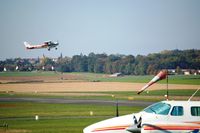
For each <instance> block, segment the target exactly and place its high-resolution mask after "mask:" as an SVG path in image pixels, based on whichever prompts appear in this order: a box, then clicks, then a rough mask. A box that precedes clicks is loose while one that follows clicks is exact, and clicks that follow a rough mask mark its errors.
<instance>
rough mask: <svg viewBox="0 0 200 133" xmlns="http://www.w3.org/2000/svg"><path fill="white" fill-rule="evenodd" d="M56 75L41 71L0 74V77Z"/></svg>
mask: <svg viewBox="0 0 200 133" xmlns="http://www.w3.org/2000/svg"><path fill="white" fill-rule="evenodd" d="M57 74H58V73H55V72H50V71H47V72H42V71H33V72H0V77H24V76H28V77H31V76H56V75H57Z"/></svg>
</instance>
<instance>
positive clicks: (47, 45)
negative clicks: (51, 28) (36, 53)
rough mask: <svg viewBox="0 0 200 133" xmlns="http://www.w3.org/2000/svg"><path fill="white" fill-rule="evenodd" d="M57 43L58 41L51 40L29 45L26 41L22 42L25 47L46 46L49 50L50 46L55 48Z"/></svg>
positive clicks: (39, 47) (36, 47)
mask: <svg viewBox="0 0 200 133" xmlns="http://www.w3.org/2000/svg"><path fill="white" fill-rule="evenodd" d="M58 45H59V43H58V42H52V41H46V42H44V43H42V44H38V45H31V44H29V43H27V42H24V46H25V47H26V49H41V48H47V49H48V50H49V51H50V50H51V48H54V47H55V49H56V50H57V46H58Z"/></svg>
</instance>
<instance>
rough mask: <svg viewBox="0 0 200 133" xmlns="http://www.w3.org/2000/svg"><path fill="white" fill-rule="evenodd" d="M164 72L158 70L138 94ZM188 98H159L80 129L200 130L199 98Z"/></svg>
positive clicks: (120, 132) (110, 132)
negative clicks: (132, 111) (143, 107)
mask: <svg viewBox="0 0 200 133" xmlns="http://www.w3.org/2000/svg"><path fill="white" fill-rule="evenodd" d="M166 74H167V73H166V72H165V71H162V72H160V73H159V74H158V75H156V76H155V77H154V78H153V79H152V80H151V81H150V82H149V83H148V84H147V85H145V86H144V87H143V88H142V89H141V90H140V91H139V92H138V94H139V93H141V92H142V91H144V90H145V89H146V88H147V87H148V86H151V85H152V84H153V83H155V82H157V81H159V80H162V79H164V78H165V77H166ZM152 82H153V83H152ZM196 92H197V91H196ZM196 92H195V93H196ZM195 93H194V94H195ZM194 94H193V95H192V96H191V97H190V99H191V98H192V97H193V96H194ZM190 99H189V100H188V101H169V100H165V101H161V102H158V103H155V104H153V105H150V106H149V107H147V108H145V109H144V110H142V111H140V112H138V113H133V114H129V115H125V116H120V117H115V118H111V119H107V120H104V121H101V122H98V123H95V124H92V125H90V126H88V127H86V128H85V129H84V130H83V132H84V133H200V101H191V100H190Z"/></svg>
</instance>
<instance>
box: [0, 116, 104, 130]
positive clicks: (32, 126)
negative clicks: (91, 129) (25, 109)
mask: <svg viewBox="0 0 200 133" xmlns="http://www.w3.org/2000/svg"><path fill="white" fill-rule="evenodd" d="M103 119H105V118H79V119H73V118H67V119H48V120H39V121H35V120H5V121H4V122H6V123H8V124H9V127H8V129H7V130H5V129H3V128H2V129H0V132H9V133H16V132H17V133H23V132H28V133H29V132H31V133H82V132H83V129H84V128H85V127H86V126H88V125H90V124H92V123H95V122H97V121H100V120H103ZM0 124H1V123H0Z"/></svg>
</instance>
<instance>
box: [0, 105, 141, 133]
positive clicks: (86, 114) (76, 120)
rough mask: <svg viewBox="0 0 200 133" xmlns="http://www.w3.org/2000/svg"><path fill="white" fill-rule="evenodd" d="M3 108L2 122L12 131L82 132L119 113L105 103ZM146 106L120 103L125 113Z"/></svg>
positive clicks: (1, 111) (5, 106)
mask: <svg viewBox="0 0 200 133" xmlns="http://www.w3.org/2000/svg"><path fill="white" fill-rule="evenodd" d="M0 108H1V110H0V124H1V125H3V123H7V124H8V125H9V127H8V130H7V132H9V133H12V132H13V133H14V132H20V133H21V132H31V133H44V132H45V133H53V132H56V133H64V132H65V133H81V132H82V130H83V128H84V127H86V126H88V125H90V124H92V123H95V122H97V121H100V120H102V119H106V118H110V117H114V116H115V106H103V105H80V104H47V103H29V102H0ZM142 108H143V107H130V106H129V107H128V106H120V107H119V110H120V115H124V114H130V113H133V112H138V111H139V110H141V109H142ZM91 111H92V112H93V115H92V116H91V115H90V112H91ZM35 115H38V116H39V120H38V121H36V120H34V119H35ZM2 130H5V129H4V128H2V129H0V132H3V131H2Z"/></svg>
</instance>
